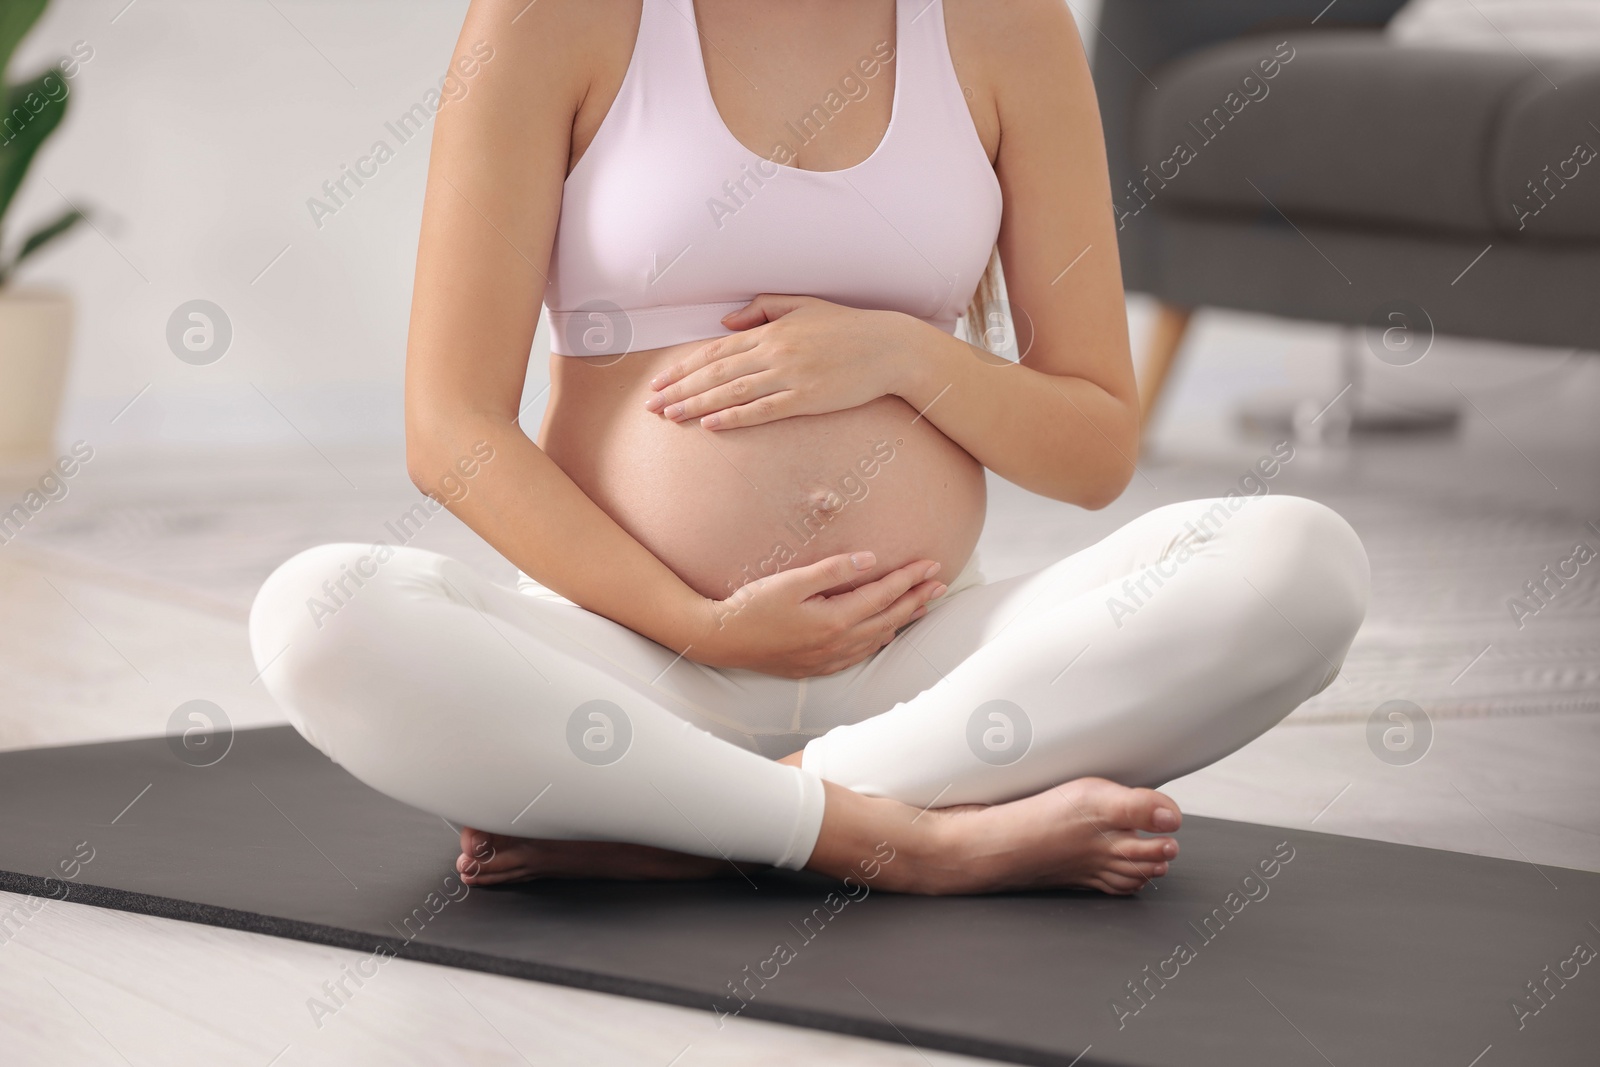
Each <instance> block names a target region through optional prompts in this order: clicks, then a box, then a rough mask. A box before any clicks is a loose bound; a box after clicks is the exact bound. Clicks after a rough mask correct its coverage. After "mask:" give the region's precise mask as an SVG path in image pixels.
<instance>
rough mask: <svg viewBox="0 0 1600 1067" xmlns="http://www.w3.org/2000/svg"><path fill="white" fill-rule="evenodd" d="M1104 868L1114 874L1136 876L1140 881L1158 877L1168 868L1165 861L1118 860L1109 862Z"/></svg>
mask: <svg viewBox="0 0 1600 1067" xmlns="http://www.w3.org/2000/svg"><path fill="white" fill-rule="evenodd" d="M1106 869H1107V870H1109V871H1111V872H1113V873H1115V874H1120V875H1124V876H1126V877H1129V878H1137V879H1139V880H1140V881H1148V880H1149V879H1152V878H1160V877H1161V876H1162V875H1164V874H1166V873H1167V870H1168V868H1167V865H1166V864H1165V863H1123V862H1120V861H1119V862H1116V863H1112V864H1110V865H1109V866H1108V867H1107V868H1106Z"/></svg>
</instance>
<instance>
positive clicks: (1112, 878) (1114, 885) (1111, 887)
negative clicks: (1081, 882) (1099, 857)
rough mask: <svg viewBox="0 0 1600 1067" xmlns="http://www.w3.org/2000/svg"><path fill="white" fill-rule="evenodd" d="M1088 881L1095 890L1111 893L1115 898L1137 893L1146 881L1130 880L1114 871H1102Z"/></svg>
mask: <svg viewBox="0 0 1600 1067" xmlns="http://www.w3.org/2000/svg"><path fill="white" fill-rule="evenodd" d="M1089 881H1090V883H1091V884H1092V885H1094V886H1095V888H1097V889H1100V890H1101V891H1103V892H1106V893H1111V894H1113V895H1115V896H1127V895H1128V894H1129V893H1134V892H1137V891H1138V890H1139V889H1140V888H1141V887H1143V886H1144V884H1145V883H1146V881H1147V879H1144V878H1130V877H1129V876H1127V875H1125V874H1118V873H1116V872H1115V871H1102V872H1100V873H1099V874H1098V875H1096V876H1095V877H1094V878H1091V879H1090V880H1089Z"/></svg>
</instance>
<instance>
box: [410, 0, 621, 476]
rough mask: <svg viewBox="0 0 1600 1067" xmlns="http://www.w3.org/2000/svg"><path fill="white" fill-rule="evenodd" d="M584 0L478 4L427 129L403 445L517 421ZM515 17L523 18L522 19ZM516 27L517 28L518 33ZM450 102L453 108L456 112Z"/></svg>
mask: <svg viewBox="0 0 1600 1067" xmlns="http://www.w3.org/2000/svg"><path fill="white" fill-rule="evenodd" d="M584 7H585V3H584V0H541V2H539V3H534V4H531V5H530V4H529V3H528V2H527V0H473V2H472V4H471V7H470V8H469V10H468V11H467V15H466V20H465V23H464V24H463V26H462V28H461V35H460V38H459V40H458V41H457V44H456V48H455V50H454V52H453V53H452V56H451V68H452V77H451V82H454V83H455V84H454V85H451V84H450V83H447V86H446V92H445V98H444V103H443V104H442V105H441V106H440V107H439V109H438V112H437V114H436V116H435V118H434V124H433V148H432V154H431V156H430V159H429V163H428V183H427V191H426V194H425V197H424V201H423V209H422V232H421V237H420V240H419V242H418V246H417V269H416V280H415V283H414V286H413V291H412V302H411V323H410V332H409V336H408V338H407V343H406V386H405V389H406V404H405V406H406V436H407V441H408V445H409V446H411V447H415V446H416V445H417V444H419V442H421V441H424V440H426V438H427V437H428V435H429V433H430V430H431V429H432V428H433V427H435V426H437V425H438V422H439V420H441V419H450V418H452V417H455V416H458V415H460V414H462V413H489V414H503V415H505V416H506V417H507V418H514V417H515V415H516V412H517V403H518V400H519V399H520V397H521V393H522V386H523V382H524V379H525V378H526V375H527V367H528V354H529V350H530V349H531V347H532V344H533V335H534V331H535V329H536V328H537V326H538V319H539V310H540V307H541V305H542V303H543V299H544V290H545V284H546V274H547V272H548V269H549V263H550V251H551V245H552V243H553V241H554V238H555V231H556V224H557V222H558V220H559V217H560V210H561V192H562V184H563V182H564V180H565V178H566V173H567V158H568V152H569V148H570V144H571V136H572V120H573V116H574V114H575V113H576V111H577V108H578V106H579V104H580V103H581V101H582V99H583V96H584V93H585V91H586V89H587V82H586V67H587V64H586V62H585V60H584V55H585V52H586V49H584V48H582V47H577V46H575V44H581V41H577V42H575V38H577V37H578V36H579V35H580V34H581V33H582V32H583V29H584V27H585V26H586V25H591V24H592V22H593V20H592V19H590V18H587V17H586V12H585V11H584V10H583V8H584ZM519 12H520V14H519ZM513 19H515V22H513ZM452 94H454V98H453V99H452Z"/></svg>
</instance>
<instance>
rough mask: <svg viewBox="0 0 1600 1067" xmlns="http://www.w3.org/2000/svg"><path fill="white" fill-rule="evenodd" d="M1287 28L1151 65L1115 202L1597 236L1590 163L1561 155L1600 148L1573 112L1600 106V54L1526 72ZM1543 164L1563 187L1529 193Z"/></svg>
mask: <svg viewBox="0 0 1600 1067" xmlns="http://www.w3.org/2000/svg"><path fill="white" fill-rule="evenodd" d="M1287 37H1288V38H1289V39H1288V40H1285V37H1284V36H1279V35H1274V36H1255V37H1246V38H1241V39H1237V40H1234V41H1229V42H1227V43H1225V44H1221V45H1217V46H1214V47H1211V48H1207V49H1203V50H1201V51H1199V52H1194V53H1191V54H1189V55H1186V56H1183V57H1181V58H1180V59H1178V60H1176V61H1175V62H1173V63H1171V64H1169V65H1167V66H1165V67H1162V68H1159V69H1158V70H1156V71H1152V72H1151V76H1152V77H1153V78H1154V80H1155V81H1156V83H1157V84H1158V85H1159V86H1160V88H1159V89H1154V90H1152V89H1147V90H1146V91H1145V92H1144V94H1143V97H1142V99H1141V101H1140V106H1139V109H1138V111H1137V114H1138V116H1139V118H1138V120H1137V135H1136V138H1135V143H1136V144H1137V145H1138V146H1139V151H1140V157H1141V158H1140V159H1138V160H1136V163H1137V164H1138V165H1140V166H1141V167H1142V168H1143V169H1142V170H1140V171H1139V172H1138V173H1137V174H1134V175H1114V176H1113V181H1114V182H1116V183H1118V184H1117V185H1116V187H1114V188H1113V195H1114V197H1115V198H1116V199H1117V202H1118V204H1119V208H1118V210H1119V213H1124V212H1128V211H1137V210H1142V208H1143V206H1144V204H1145V203H1146V202H1148V203H1149V204H1151V205H1153V206H1154V207H1156V209H1157V210H1160V209H1161V207H1162V205H1163V203H1165V204H1166V205H1167V206H1182V207H1186V208H1189V209H1191V210H1192V209H1195V208H1200V209H1213V210H1219V209H1220V210H1229V211H1245V212H1250V213H1252V214H1254V213H1257V212H1260V211H1263V210H1265V211H1269V212H1271V211H1273V209H1274V208H1275V209H1277V210H1279V211H1282V212H1283V213H1284V214H1285V215H1286V216H1287V217H1288V218H1289V219H1290V220H1291V221H1295V222H1298V221H1299V220H1301V219H1315V220H1319V221H1323V222H1347V223H1354V224H1360V225H1367V226H1382V225H1390V226H1400V227H1405V228H1409V229H1416V230H1435V231H1445V232H1449V233H1455V234H1467V233H1470V234H1488V235H1494V234H1508V235H1513V234H1514V235H1518V236H1523V237H1538V238H1548V237H1555V236H1561V237H1571V236H1584V235H1587V236H1593V235H1595V234H1596V233H1600V213H1597V212H1596V210H1595V207H1596V205H1600V200H1591V199H1589V197H1590V196H1591V195H1600V188H1592V187H1600V166H1595V167H1594V168H1593V170H1594V173H1593V174H1590V173H1589V170H1590V168H1589V167H1588V166H1584V165H1580V170H1579V171H1578V172H1577V173H1576V175H1575V176H1572V175H1574V171H1573V165H1572V164H1569V163H1568V162H1567V161H1568V160H1569V159H1570V158H1571V157H1572V155H1573V147H1574V145H1576V144H1577V143H1579V142H1580V141H1584V142H1587V143H1588V144H1592V145H1596V146H1600V130H1596V129H1594V128H1590V127H1588V126H1587V125H1586V123H1585V121H1584V120H1583V118H1582V116H1583V115H1584V113H1585V109H1587V113H1588V114H1592V115H1596V116H1600V99H1597V97H1596V95H1595V91H1596V89H1597V88H1600V82H1597V80H1596V74H1597V73H1600V60H1589V59H1566V60H1558V59H1544V60H1542V61H1541V63H1540V64H1539V67H1538V68H1536V67H1534V66H1533V65H1531V64H1530V62H1529V60H1528V59H1526V58H1525V57H1523V56H1522V55H1520V54H1518V53H1517V52H1516V51H1514V50H1510V51H1505V52H1463V51H1459V50H1453V49H1423V48H1404V49H1402V48H1396V47H1394V46H1392V45H1391V44H1389V43H1388V42H1387V38H1386V36H1385V35H1384V34H1383V33H1382V32H1381V31H1324V32H1313V33H1310V34H1307V33H1304V32H1299V31H1295V32H1290V33H1288V34H1287ZM1541 70H1542V71H1543V73H1542V72H1541ZM1547 74H1548V75H1549V76H1550V77H1551V78H1553V79H1554V80H1555V81H1556V84H1559V85H1562V86H1563V87H1562V89H1561V90H1560V91H1559V92H1558V91H1556V90H1554V89H1552V88H1551V85H1550V82H1549V81H1547V80H1546V76H1547ZM1541 87H1542V88H1541ZM1584 130H1587V131H1588V134H1587V136H1585V135H1584V133H1583V131H1584ZM1546 164H1549V165H1550V166H1551V168H1552V172H1559V173H1558V178H1559V179H1560V180H1563V181H1565V182H1566V186H1565V188H1559V189H1557V192H1556V195H1555V196H1554V197H1546V199H1544V200H1540V201H1535V200H1533V199H1530V198H1531V193H1530V192H1529V190H1528V189H1527V188H1526V183H1527V182H1528V181H1530V180H1533V179H1535V178H1543V177H1544V175H1545V172H1544V171H1543V170H1542V168H1543V167H1544V166H1545V165H1546ZM1563 174H1564V175H1567V176H1569V177H1561V175H1563ZM1591 179H1592V180H1591ZM1549 184H1550V185H1551V187H1552V188H1555V187H1556V182H1555V180H1551V181H1550V183H1549ZM1517 190H1521V194H1522V199H1521V200H1519V201H1518V202H1519V203H1521V204H1522V207H1521V208H1520V209H1514V208H1513V201H1512V199H1511V197H1512V195H1513V193H1514V192H1515V191H1517ZM1563 199H1564V200H1565V201H1566V203H1562V200H1563ZM1269 201H1270V206H1269ZM1540 203H1543V204H1547V206H1546V207H1544V209H1543V210H1542V211H1540V212H1538V213H1537V214H1532V215H1530V214H1529V210H1530V209H1531V208H1532V207H1534V206H1536V205H1537V204H1540ZM1558 208H1560V209H1561V210H1557V209H1558Z"/></svg>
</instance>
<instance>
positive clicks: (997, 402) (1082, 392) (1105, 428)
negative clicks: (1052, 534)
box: [895, 319, 1139, 508]
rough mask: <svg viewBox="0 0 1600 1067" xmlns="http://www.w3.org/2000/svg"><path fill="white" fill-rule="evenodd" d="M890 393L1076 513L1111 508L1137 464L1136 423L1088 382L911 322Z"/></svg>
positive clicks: (981, 457)
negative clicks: (1003, 357)
mask: <svg viewBox="0 0 1600 1067" xmlns="http://www.w3.org/2000/svg"><path fill="white" fill-rule="evenodd" d="M910 322H911V326H910V327H909V328H910V329H911V330H912V331H913V333H912V334H911V336H913V337H914V338H915V342H914V343H913V344H912V345H910V346H908V348H907V350H906V351H905V352H904V353H903V354H902V356H901V358H902V359H903V364H904V365H903V367H902V370H901V372H900V373H899V374H898V375H897V378H898V384H897V387H896V389H895V392H896V393H897V395H899V396H900V397H901V398H903V399H904V400H905V401H906V402H907V403H908V404H910V405H911V406H912V407H914V408H916V409H917V411H919V412H921V413H922V417H923V418H926V419H928V420H929V421H930V422H932V423H933V424H934V425H935V426H937V427H938V428H939V429H940V431H941V432H943V433H944V435H945V436H946V437H949V438H950V439H951V440H953V441H955V442H956V443H957V444H958V445H960V446H961V447H962V448H964V449H966V450H967V451H968V452H969V453H971V454H972V456H973V457H974V458H975V459H977V460H978V461H979V462H980V463H982V464H983V465H984V466H985V467H987V468H989V469H990V470H992V471H994V472H995V473H996V474H998V475H1000V477H1002V478H1004V479H1006V480H1007V481H1009V482H1013V483H1015V484H1016V485H1020V486H1022V487H1023V488H1024V489H1028V490H1030V491H1032V492H1035V493H1039V494H1040V495H1042V496H1047V497H1050V498H1052V499H1055V500H1062V501H1066V502H1067V503H1069V504H1077V505H1079V506H1081V507H1087V508H1099V507H1104V506H1105V505H1106V504H1109V503H1110V502H1111V501H1112V500H1115V499H1116V497H1117V496H1118V495H1119V494H1120V493H1121V492H1122V490H1123V489H1124V488H1125V487H1126V486H1127V484H1128V481H1129V479H1131V478H1132V476H1133V472H1134V463H1135V461H1136V460H1137V459H1138V437H1139V415H1138V410H1137V407H1136V406H1135V404H1134V403H1132V402H1131V399H1130V400H1122V399H1119V398H1118V397H1116V396H1113V395H1112V394H1111V393H1109V392H1107V391H1106V390H1105V389H1103V388H1101V387H1100V386H1099V385H1096V384H1095V383H1094V382H1091V381H1089V380H1088V379H1085V378H1078V377H1074V376H1071V375H1055V374H1045V373H1043V372H1042V371H1037V370H1034V369H1032V368H1031V367H1027V366H1024V365H1022V364H1020V363H1010V362H1004V361H1001V360H1000V359H999V358H998V357H996V356H992V355H988V354H987V353H984V352H981V351H980V350H979V349H977V348H975V347H974V346H972V345H970V344H968V343H967V342H965V341H963V340H961V339H960V338H958V337H955V336H954V335H952V334H948V333H945V332H944V331H943V330H941V329H939V328H937V327H935V326H929V325H928V324H926V323H923V322H920V321H919V320H916V319H912V320H910Z"/></svg>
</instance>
